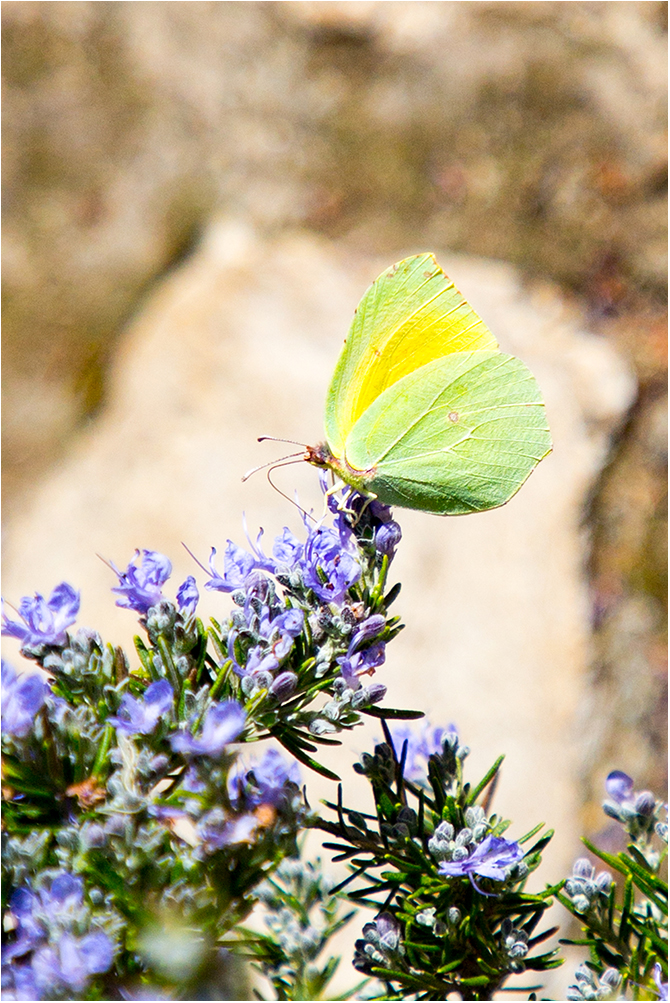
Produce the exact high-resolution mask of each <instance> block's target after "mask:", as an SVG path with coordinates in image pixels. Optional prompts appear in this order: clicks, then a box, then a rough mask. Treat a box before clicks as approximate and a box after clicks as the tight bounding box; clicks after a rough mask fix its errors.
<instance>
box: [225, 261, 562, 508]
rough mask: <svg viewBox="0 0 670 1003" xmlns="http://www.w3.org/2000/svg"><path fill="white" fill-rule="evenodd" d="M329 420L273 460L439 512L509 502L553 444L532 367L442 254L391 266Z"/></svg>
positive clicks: (363, 320) (376, 289) (346, 357)
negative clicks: (504, 347) (314, 442)
mask: <svg viewBox="0 0 670 1003" xmlns="http://www.w3.org/2000/svg"><path fill="white" fill-rule="evenodd" d="M325 426H326V441H325V443H322V444H321V445H319V446H306V447H305V452H304V453H302V452H301V453H294V454H291V455H290V456H285V457H283V459H282V460H279V461H276V462H274V463H272V464H263V467H266V466H270V467H271V468H272V469H274V468H275V467H278V466H283V465H284V463H285V462H286V461H288V462H289V463H295V462H297V460H296V459H295V457H300V459H302V460H307V462H308V463H312V464H314V465H315V466H317V467H321V468H325V469H327V470H330V471H332V472H333V473H334V474H336V475H337V477H339V478H340V479H341V480H342V481H344V482H345V483H346V484H350V485H351V486H352V487H353V488H356V490H358V491H360V492H361V493H363V494H367V495H369V496H370V497H376V498H378V499H379V500H380V501H381V502H384V503H385V504H387V505H399V506H401V507H402V508H415V509H420V510H421V511H423V512H434V513H436V514H438V515H464V514H466V513H468V512H483V511H486V510H487V509H491V508H497V507H498V506H499V505H504V504H505V502H508V501H509V500H510V498H511V497H512V496H513V495H515V494H516V492H517V491H518V490H519V488H520V487H521V485H522V484H523V483H524V481H525V480H526V478H527V477H528V476H529V475H530V474H531V472H532V471H533V470H534V468H535V467H536V466H537V464H538V463H539V462H540V460H541V459H543V457H545V456H546V455H547V453H549V452H551V436H550V434H549V428H548V425H547V419H546V415H545V408H544V401H543V400H542V395H541V393H540V389H539V387H538V385H537V383H536V382H535V378H534V377H533V375H532V373H531V372H530V370H529V369H528V368H527V367H526V366H525V365H524V364H523V362H520V361H519V359H516V358H515V357H514V356H513V355H506V354H505V353H504V352H501V351H500V348H499V347H498V343H497V341H496V340H495V338H494V337H493V335H492V334H491V332H490V331H489V329H488V328H487V326H486V324H485V323H484V321H483V320H482V319H481V317H479V316H478V315H477V314H476V313H475V311H474V310H473V309H472V307H471V306H470V304H469V303H468V302H467V301H466V300H465V299H464V298H463V296H462V295H461V294H460V293H459V291H458V289H457V288H456V286H455V285H454V283H453V282H452V281H451V279H449V278H448V277H447V276H446V275H445V274H444V272H443V271H442V269H441V268H440V266H439V265H438V263H437V261H436V260H435V257H434V256H433V255H432V254H416V255H414V256H413V257H411V258H405V259H404V260H403V261H398V262H397V263H396V264H395V265H392V266H391V267H390V268H387V269H386V271H385V272H382V274H381V275H380V276H379V278H378V279H376V280H375V281H374V282H373V283H372V285H371V286H370V288H369V289H368V291H367V292H366V293H365V295H364V296H363V299H362V300H361V302H360V303H359V304H358V307H357V308H356V311H355V314H354V319H353V322H352V325H351V329H350V331H349V335H348V336H347V338H346V340H345V343H344V348H343V349H342V354H341V355H340V358H339V360H338V363H337V366H336V367H335V372H334V374H333V379H332V382H331V384H330V389H329V391H328V396H327V398H326V415H325ZM269 438H273V437H272V436H261V439H260V440H259V441H262V440H264V439H269ZM280 441H284V442H286V441H292V440H280ZM296 445H300V443H296ZM263 467H256V468H255V470H260V469H262V468H263ZM255 470H251V471H249V473H248V474H245V478H244V479H245V480H246V478H247V477H249V476H250V475H251V474H252V473H254V472H255Z"/></svg>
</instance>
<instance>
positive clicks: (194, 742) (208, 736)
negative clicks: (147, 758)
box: [170, 700, 247, 758]
mask: <svg viewBox="0 0 670 1003" xmlns="http://www.w3.org/2000/svg"><path fill="white" fill-rule="evenodd" d="M246 717H247V715H246V712H245V710H244V708H243V707H241V706H240V704H238V702H237V701H236V700H222V701H221V703H217V704H214V705H213V706H211V707H210V708H209V710H208V711H207V713H206V714H205V718H204V720H203V722H202V730H201V732H200V737H199V738H194V736H193V735H191V734H189V732H187V731H180V732H177V734H176V735H172V737H171V738H170V744H171V745H172V748H173V749H174V751H175V752H182V753H184V755H187V756H197V755H202V756H212V757H214V758H216V757H218V756H220V755H221V754H222V753H223V751H224V750H225V748H226V746H227V745H228V743H229V742H234V741H235V739H236V738H238V737H239V735H240V734H241V732H242V729H243V728H244V724H245V721H246Z"/></svg>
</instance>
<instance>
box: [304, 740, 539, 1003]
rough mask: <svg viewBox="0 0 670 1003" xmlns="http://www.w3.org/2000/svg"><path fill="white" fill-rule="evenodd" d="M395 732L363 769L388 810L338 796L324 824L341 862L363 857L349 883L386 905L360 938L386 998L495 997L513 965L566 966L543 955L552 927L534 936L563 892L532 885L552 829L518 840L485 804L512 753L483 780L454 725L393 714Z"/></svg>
mask: <svg viewBox="0 0 670 1003" xmlns="http://www.w3.org/2000/svg"><path fill="white" fill-rule="evenodd" d="M384 737H385V741H384V742H382V743H379V744H378V745H377V746H376V747H375V750H374V754H373V755H370V754H368V753H364V754H363V757H362V761H361V763H360V764H357V767H356V769H357V772H359V773H362V774H363V775H364V776H366V777H367V779H368V780H369V782H370V785H371V787H372V793H373V796H374V801H375V809H376V815H369V814H368V815H364V814H362V813H361V812H356V811H352V810H350V809H348V808H345V807H344V806H343V805H342V803H341V800H338V803H337V804H328V807H330V808H332V809H333V810H334V811H335V812H336V813H337V818H338V821H337V822H330V821H328V820H325V819H315V820H313V821H312V824H313V825H316V826H317V827H318V828H320V829H323V830H324V831H326V832H328V833H329V834H330V835H331V836H334V837H336V840H337V842H334V843H328V844H326V845H327V846H329V847H331V848H332V849H335V850H337V851H338V859H346V860H350V861H351V864H350V867H351V874H350V876H349V878H348V879H345V881H344V882H343V883H342V884H343V885H345V886H346V885H349V884H350V883H351V882H354V881H355V880H356V879H358V878H359V877H360V878H361V880H362V882H363V884H362V887H360V888H358V887H354V890H353V891H351V892H350V893H349V894H350V896H351V898H352V899H354V900H356V901H360V902H362V903H364V904H365V905H366V906H368V907H371V908H374V909H375V910H376V912H377V916H376V918H375V920H374V922H372V923H368V924H366V925H365V926H364V927H363V931H362V933H363V936H362V939H359V940H358V941H357V942H356V951H355V957H354V962H353V963H354V967H355V968H357V969H358V970H359V971H361V972H363V973H365V974H367V975H370V976H374V977H376V978H378V979H380V980H381V981H382V982H384V983H386V984H387V986H386V994H385V995H384V998H385V999H406V998H408V995H410V996H411V995H413V994H414V993H418V992H421V993H423V994H426V996H427V997H428V995H429V996H430V998H431V999H447V998H449V996H450V994H451V993H455V992H457V993H459V994H460V995H461V998H463V999H491V998H492V997H493V994H494V993H495V992H497V991H498V990H499V989H500V988H501V987H502V986H503V984H504V982H505V980H506V979H507V978H508V977H509V975H510V973H512V972H520V971H522V970H524V968H525V967H529V968H532V969H535V970H537V971H541V970H543V969H546V968H551V967H554V966H555V964H557V963H558V962H557V959H556V957H555V953H556V952H555V951H549V952H548V953H546V954H540V955H538V954H531V951H532V948H534V947H535V945H536V944H538V943H541V942H542V941H543V940H544V939H546V938H547V937H548V936H550V935H551V933H552V931H551V930H549V931H544V932H543V933H540V934H538V935H534V936H533V935H532V934H533V931H534V929H535V927H536V926H537V924H538V923H539V921H540V919H541V918H542V916H543V914H544V912H545V911H546V910H547V909H548V908H549V906H550V905H551V901H552V899H551V890H547V891H546V892H545V893H544V894H540V895H529V894H528V893H526V892H525V891H524V892H523V894H522V893H521V891H522V889H523V883H524V881H525V878H526V876H527V875H528V874H529V873H530V872H531V871H532V870H533V869H534V868H535V867H537V866H538V864H539V862H540V853H541V850H542V849H543V847H544V846H545V845H546V843H547V842H548V840H549V838H550V835H551V834H547V835H545V836H542V837H540V838H539V839H537V840H536V841H535V842H530V840H531V839H532V837H533V836H535V835H536V833H537V832H538V831H539V829H540V828H541V826H538V827H537V828H536V829H535V830H532V831H531V832H530V833H527V834H526V835H525V836H523V837H522V838H521V839H520V840H518V841H511V840H507V839H505V838H504V837H503V835H502V834H503V832H504V831H505V830H506V828H507V826H508V823H507V822H505V821H504V820H503V819H500V818H498V817H497V816H496V815H490V816H489V815H487V811H486V808H485V807H484V805H482V804H478V803H477V802H478V798H479V797H480V796H484V792H485V791H486V789H487V787H488V786H489V785H490V784H493V783H494V782H495V778H496V776H497V773H498V770H499V768H500V765H501V762H502V760H501V759H500V760H498V761H497V762H496V763H495V764H494V766H493V767H492V768H491V770H489V771H488V773H487V774H486V775H485V777H484V778H483V779H482V781H480V783H479V784H476V785H474V786H471V785H470V784H468V783H466V782H465V780H464V778H463V762H464V760H465V759H466V757H467V755H468V749H467V746H464V745H462V744H461V741H460V739H459V736H458V733H457V731H456V729H455V727H454V726H453V725H452V726H450V727H449V728H448V729H436V728H433V727H431V726H430V724H428V723H423V724H422V725H420V726H418V727H417V728H416V730H414V728H407V727H402V728H395V729H394V730H393V732H391V729H390V728H389V727H388V726H387V725H386V723H384ZM421 767H423V768H422V769H421ZM524 844H529V845H528V846H527V847H526V846H524ZM377 869H379V873H378V872H377ZM482 886H483V887H482ZM473 916H476V922H473Z"/></svg>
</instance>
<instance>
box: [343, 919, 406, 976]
mask: <svg viewBox="0 0 670 1003" xmlns="http://www.w3.org/2000/svg"><path fill="white" fill-rule="evenodd" d="M362 932H363V936H362V938H361V939H360V940H357V941H356V944H355V945H354V946H355V954H354V962H353V964H354V968H355V969H356V970H357V971H359V972H363V973H364V974H365V975H373V974H377V973H376V972H375V971H374V969H379V968H382V969H385V968H388V969H391V970H394V969H395V970H397V969H398V968H405V961H404V956H405V953H406V952H405V947H404V945H403V943H402V936H401V933H402V931H401V927H400V924H399V923H398V921H397V920H396V919H395V917H394V916H393V915H391V913H388V912H382V913H380V914H379V916H377V918H376V919H375V920H374V921H373V922H372V923H366V924H365V926H364V927H363V931H362ZM380 974H381V973H380Z"/></svg>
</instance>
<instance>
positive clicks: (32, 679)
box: [2, 661, 47, 738]
mask: <svg viewBox="0 0 670 1003" xmlns="http://www.w3.org/2000/svg"><path fill="white" fill-rule="evenodd" d="M46 694H47V685H46V683H45V682H44V680H43V679H42V677H41V676H38V675H36V674H34V675H30V676H17V674H16V672H15V670H14V669H13V668H12V666H11V665H9V664H8V663H7V662H5V661H3V663H2V727H3V730H4V731H6V732H7V734H9V735H13V736H14V738H25V736H26V735H27V734H28V732H29V731H30V730H31V729H32V726H33V722H34V720H35V716H36V715H37V713H38V712H39V711H40V710H41V708H42V705H43V703H44V698H45V697H46Z"/></svg>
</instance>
